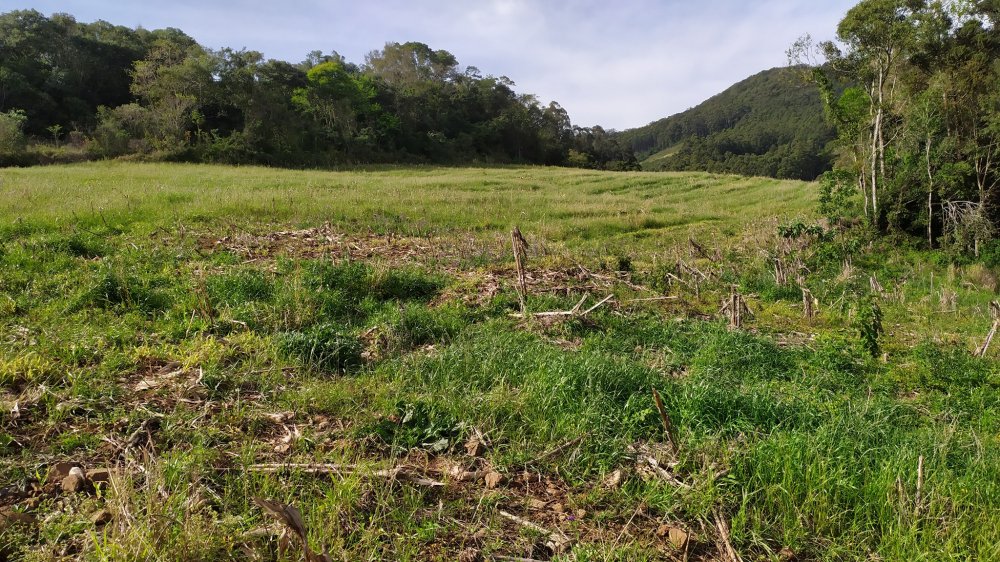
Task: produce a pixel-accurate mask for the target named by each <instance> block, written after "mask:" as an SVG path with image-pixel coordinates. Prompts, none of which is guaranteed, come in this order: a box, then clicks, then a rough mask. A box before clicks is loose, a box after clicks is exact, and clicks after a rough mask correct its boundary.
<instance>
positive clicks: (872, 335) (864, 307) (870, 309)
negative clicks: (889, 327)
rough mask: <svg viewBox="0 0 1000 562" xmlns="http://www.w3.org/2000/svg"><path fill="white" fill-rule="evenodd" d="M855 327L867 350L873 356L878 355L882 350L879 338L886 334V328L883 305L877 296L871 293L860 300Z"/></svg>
mask: <svg viewBox="0 0 1000 562" xmlns="http://www.w3.org/2000/svg"><path fill="white" fill-rule="evenodd" d="M854 328H855V329H856V330H857V332H858V338H860V340H861V344H862V345H863V346H864V348H865V350H866V351H868V353H869V354H870V355H871V356H872V357H878V355H879V354H880V353H881V352H882V348H881V345H880V343H879V339H880V338H881V337H882V335H883V334H885V329H884V328H883V327H882V307H880V306H879V304H878V300H876V299H875V297H873V296H871V295H869V296H867V297H865V298H863V299H861V301H860V302H858V305H857V311H856V312H855V316H854Z"/></svg>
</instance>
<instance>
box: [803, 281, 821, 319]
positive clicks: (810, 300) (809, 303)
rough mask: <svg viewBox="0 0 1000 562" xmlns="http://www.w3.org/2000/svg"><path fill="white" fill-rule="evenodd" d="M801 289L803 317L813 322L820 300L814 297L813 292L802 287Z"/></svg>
mask: <svg viewBox="0 0 1000 562" xmlns="http://www.w3.org/2000/svg"><path fill="white" fill-rule="evenodd" d="M799 288H800V289H802V315H803V316H805V317H806V318H807V319H810V320H812V319H813V318H815V317H816V312H817V309H818V308H819V300H817V299H816V297H814V296H813V294H812V291H810V290H809V289H806V288H805V287H801V286H800V287H799Z"/></svg>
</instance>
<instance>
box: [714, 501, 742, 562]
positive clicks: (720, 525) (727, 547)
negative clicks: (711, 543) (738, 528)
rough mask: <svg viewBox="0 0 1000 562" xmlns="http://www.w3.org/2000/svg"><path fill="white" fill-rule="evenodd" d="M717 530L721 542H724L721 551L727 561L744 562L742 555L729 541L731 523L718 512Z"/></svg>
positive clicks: (716, 517) (716, 516)
mask: <svg viewBox="0 0 1000 562" xmlns="http://www.w3.org/2000/svg"><path fill="white" fill-rule="evenodd" d="M715 530H716V531H718V533H719V541H720V542H722V548H721V549H720V550H721V551H722V554H723V556H724V557H725V559H726V560H727V561H728V562H743V559H742V558H740V555H739V554H737V553H736V549H734V548H733V543H732V542H730V540H729V523H727V522H726V519H725V517H723V516H722V514H721V513H720V512H719V511H718V510H716V512H715Z"/></svg>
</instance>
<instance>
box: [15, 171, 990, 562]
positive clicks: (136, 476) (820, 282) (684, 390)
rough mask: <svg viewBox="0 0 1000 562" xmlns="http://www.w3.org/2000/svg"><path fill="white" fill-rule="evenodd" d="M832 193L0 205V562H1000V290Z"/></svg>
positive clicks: (123, 199) (215, 186) (214, 193)
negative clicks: (829, 217) (837, 207)
mask: <svg viewBox="0 0 1000 562" xmlns="http://www.w3.org/2000/svg"><path fill="white" fill-rule="evenodd" d="M815 191H816V188H815V186H814V185H812V184H807V183H802V182H792V181H777V180H768V179H759V178H758V179H754V178H750V179H748V178H737V177H730V176H717V175H710V174H697V173H688V174H644V173H620V174H613V173H605V172H593V171H583V170H568V169H558V168H535V167H509V168H404V167H398V168H397V167H391V168H371V169H358V170H350V171H343V172H296V171H278V170H273V169H266V168H232V167H221V166H196V165H165V164H160V165H151V164H132V163H121V162H116V163H95V164H86V165H74V166H59V167H47V168H30V169H21V170H5V171H4V172H3V175H2V183H0V342H2V344H0V405H2V409H0V423H2V427H3V432H2V434H0V474H3V477H2V479H0V486H3V487H2V488H0V533H2V534H0V537H2V540H0V550H2V552H3V553H2V555H0V557H7V558H15V559H16V558H24V559H29V560H49V559H52V558H58V557H75V558H81V559H100V560H175V559H178V558H179V557H180V558H183V559H185V560H218V559H227V558H228V559H256V560H298V559H301V557H302V556H303V554H302V553H303V552H308V553H310V554H309V555H310V556H311V557H312V559H314V560H321V559H323V558H322V556H323V555H322V553H328V555H329V557H330V559H334V560H382V559H393V560H427V559H431V560H468V561H472V560H525V559H534V560H556V559H558V560H578V561H580V560H718V559H722V560H736V559H743V560H813V559H883V560H899V559H907V558H913V559H980V560H988V559H996V558H998V557H1000V551H998V547H997V545H998V544H1000V516H998V515H997V514H998V513H1000V510H998V508H1000V468H998V467H1000V443H998V440H997V435H998V427H997V423H998V420H1000V416H998V414H1000V400H998V394H997V384H998V383H1000V377H998V369H997V366H998V363H997V362H996V360H995V359H993V351H992V350H991V349H984V348H983V347H984V346H983V339H984V337H985V336H986V334H987V332H988V331H989V328H990V326H991V325H992V324H993V319H992V317H991V306H990V302H991V300H992V299H994V298H996V297H995V293H996V291H997V288H998V280H997V277H996V276H995V274H994V273H993V270H992V269H991V268H990V267H988V266H985V265H982V264H974V265H968V266H964V267H961V266H943V265H935V264H936V262H935V261H934V260H933V259H928V256H927V255H926V254H918V253H916V252H913V251H909V250H907V249H906V248H905V247H903V248H900V247H894V248H893V250H894V251H893V252H892V253H891V255H892V257H887V256H889V255H890V254H889V253H888V252H886V248H887V247H888V246H889V244H890V242H886V241H875V242H872V241H870V240H861V239H858V238H856V237H847V236H844V235H842V234H841V233H840V232H839V231H838V230H837V229H836V228H835V227H833V226H830V225H818V224H817V221H816V218H815V216H814V215H813V212H812V209H813V207H814V203H815ZM514 227H517V228H519V230H520V232H521V233H523V235H524V244H523V245H522V244H521V243H519V242H518V243H515V244H514V245H513V246H514V247H517V248H521V249H523V252H524V253H523V255H522V256H521V258H522V259H521V260H520V261H521V264H522V267H521V268H519V267H518V266H517V265H516V261H515V257H514V251H515V250H514V247H512V236H511V231H512V229H513V228H514ZM515 240H516V237H515ZM931 258H933V256H931ZM872 294H874V296H872ZM862 295H868V296H862ZM522 303H523V304H522ZM977 348H980V349H978V350H977ZM977 351H980V352H981V353H975V352H977ZM977 355H981V356H977ZM303 542H305V545H304V544H303ZM304 546H305V548H303V547H304ZM179 553H182V554H179Z"/></svg>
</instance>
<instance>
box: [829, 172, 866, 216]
mask: <svg viewBox="0 0 1000 562" xmlns="http://www.w3.org/2000/svg"><path fill="white" fill-rule="evenodd" d="M819 191H820V195H819V212H820V213H821V214H823V215H824V216H825V217H827V218H828V219H830V221H831V222H841V221H843V220H844V219H847V218H851V217H856V216H858V214H859V211H858V204H857V200H856V197H857V195H858V189H857V178H856V177H855V176H854V175H853V174H851V173H850V172H848V171H846V170H831V171H829V172H825V173H824V174H823V175H821V176H820V177H819Z"/></svg>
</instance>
